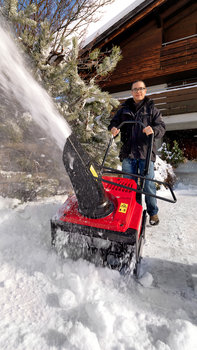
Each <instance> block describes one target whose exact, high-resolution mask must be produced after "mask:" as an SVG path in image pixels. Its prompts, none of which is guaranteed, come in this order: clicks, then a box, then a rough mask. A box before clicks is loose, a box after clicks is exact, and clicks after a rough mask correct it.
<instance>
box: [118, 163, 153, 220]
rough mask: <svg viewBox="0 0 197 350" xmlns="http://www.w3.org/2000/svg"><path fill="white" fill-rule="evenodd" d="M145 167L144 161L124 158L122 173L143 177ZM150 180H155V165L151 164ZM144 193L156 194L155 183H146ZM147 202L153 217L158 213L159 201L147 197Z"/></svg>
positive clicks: (148, 209) (149, 212)
mask: <svg viewBox="0 0 197 350" xmlns="http://www.w3.org/2000/svg"><path fill="white" fill-rule="evenodd" d="M144 166H145V160H144V159H130V158H124V159H123V162H122V171H124V172H126V173H131V174H138V173H139V174H140V175H143V171H144ZM124 177H126V178H132V176H127V175H124ZM147 177H149V178H150V179H153V178H154V163H153V162H150V169H149V174H148V175H147ZM133 180H135V181H136V182H137V178H135V177H133ZM144 191H145V192H147V193H151V194H154V195H155V194H156V187H155V183H154V182H152V181H147V180H146V181H145V185H144ZM145 202H146V207H147V212H148V214H149V215H150V216H153V215H155V214H157V213H158V210H159V209H158V207H157V200H156V198H154V197H149V196H145Z"/></svg>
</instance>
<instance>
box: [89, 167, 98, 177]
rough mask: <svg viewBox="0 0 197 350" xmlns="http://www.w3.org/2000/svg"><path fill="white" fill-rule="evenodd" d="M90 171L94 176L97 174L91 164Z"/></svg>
mask: <svg viewBox="0 0 197 350" xmlns="http://www.w3.org/2000/svg"><path fill="white" fill-rule="evenodd" d="M90 171H91V173H92V175H93V176H94V177H98V174H97V172H96V170H95V169H94V167H93V165H91V166H90Z"/></svg>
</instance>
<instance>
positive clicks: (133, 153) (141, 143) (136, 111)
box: [108, 97, 165, 162]
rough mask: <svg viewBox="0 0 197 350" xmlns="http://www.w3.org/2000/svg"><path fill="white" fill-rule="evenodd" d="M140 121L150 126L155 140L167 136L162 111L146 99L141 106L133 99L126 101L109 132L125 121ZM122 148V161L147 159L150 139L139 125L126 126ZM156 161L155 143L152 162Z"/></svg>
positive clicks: (124, 126)
mask: <svg viewBox="0 0 197 350" xmlns="http://www.w3.org/2000/svg"><path fill="white" fill-rule="evenodd" d="M127 120H138V121H141V122H142V123H143V124H144V125H145V126H148V125H150V126H151V127H152V129H153V131H154V140H155V139H159V138H162V137H163V136H164V134H165V124H164V122H163V119H162V116H161V113H160V111H159V110H158V109H157V108H156V107H155V105H154V102H153V101H152V100H150V99H149V98H148V97H145V98H144V100H143V101H141V102H140V103H139V104H137V105H136V104H135V102H134V100H133V98H129V99H128V100H126V101H125V102H124V103H123V105H122V106H121V108H120V109H119V110H118V112H117V113H116V114H115V115H114V117H113V119H112V120H111V123H110V125H109V127H108V130H111V129H112V128H113V127H114V126H115V127H118V126H119V125H120V124H121V123H122V122H123V121H127ZM120 131H121V141H122V147H121V150H120V155H119V156H120V160H121V161H122V160H123V159H124V158H128V157H130V158H131V159H145V158H146V154H147V148H148V137H147V136H146V134H145V133H143V132H142V127H141V126H140V125H138V124H133V125H132V124H131V125H129V124H126V125H123V127H121V130H120ZM155 159H156V146H155V142H153V151H152V156H151V160H152V161H153V162H154V161H155Z"/></svg>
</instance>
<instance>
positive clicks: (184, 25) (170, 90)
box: [87, 0, 197, 159]
mask: <svg viewBox="0 0 197 350" xmlns="http://www.w3.org/2000/svg"><path fill="white" fill-rule="evenodd" d="M137 2H138V4H139V5H138V6H136V7H135V8H134V9H132V10H131V11H129V8H128V13H126V14H124V16H123V17H122V18H119V19H118V20H117V21H115V22H114V23H113V24H112V25H110V26H109V28H108V29H107V30H105V31H104V32H102V33H101V34H100V35H98V36H97V37H96V38H95V40H94V44H93V45H94V47H99V48H101V50H106V49H110V48H111V47H112V46H113V45H118V46H119V47H120V48H121V51H122V57H123V58H122V60H121V61H120V62H119V63H118V65H117V67H116V69H115V70H114V72H113V73H112V74H111V76H110V77H109V79H107V80H105V81H103V82H101V87H102V89H103V90H106V91H109V92H110V93H111V94H112V95H113V96H114V97H116V98H118V99H119V100H120V101H123V100H124V99H126V98H128V97H130V88H131V83H132V82H133V81H135V80H137V79H142V80H144V81H145V83H146V85H147V87H148V94H149V95H150V97H151V98H153V100H154V102H155V104H156V106H157V107H158V108H159V109H160V110H161V112H162V114H163V117H164V120H165V123H166V126H167V133H166V137H167V138H168V139H169V140H172V139H177V138H178V141H179V143H180V146H181V147H182V148H183V149H184V151H185V155H186V156H187V157H188V158H189V159H194V158H197V2H196V1H195V0H173V1H172V0H145V1H141V2H140V1H136V3H137ZM87 48H88V46H87Z"/></svg>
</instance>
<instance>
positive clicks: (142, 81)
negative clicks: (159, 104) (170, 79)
mask: <svg viewBox="0 0 197 350" xmlns="http://www.w3.org/2000/svg"><path fill="white" fill-rule="evenodd" d="M139 82H141V83H143V84H144V86H145V87H146V84H145V82H144V80H141V79H138V80H135V81H133V83H132V84H131V90H132V87H133V85H134V84H135V83H139Z"/></svg>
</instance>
